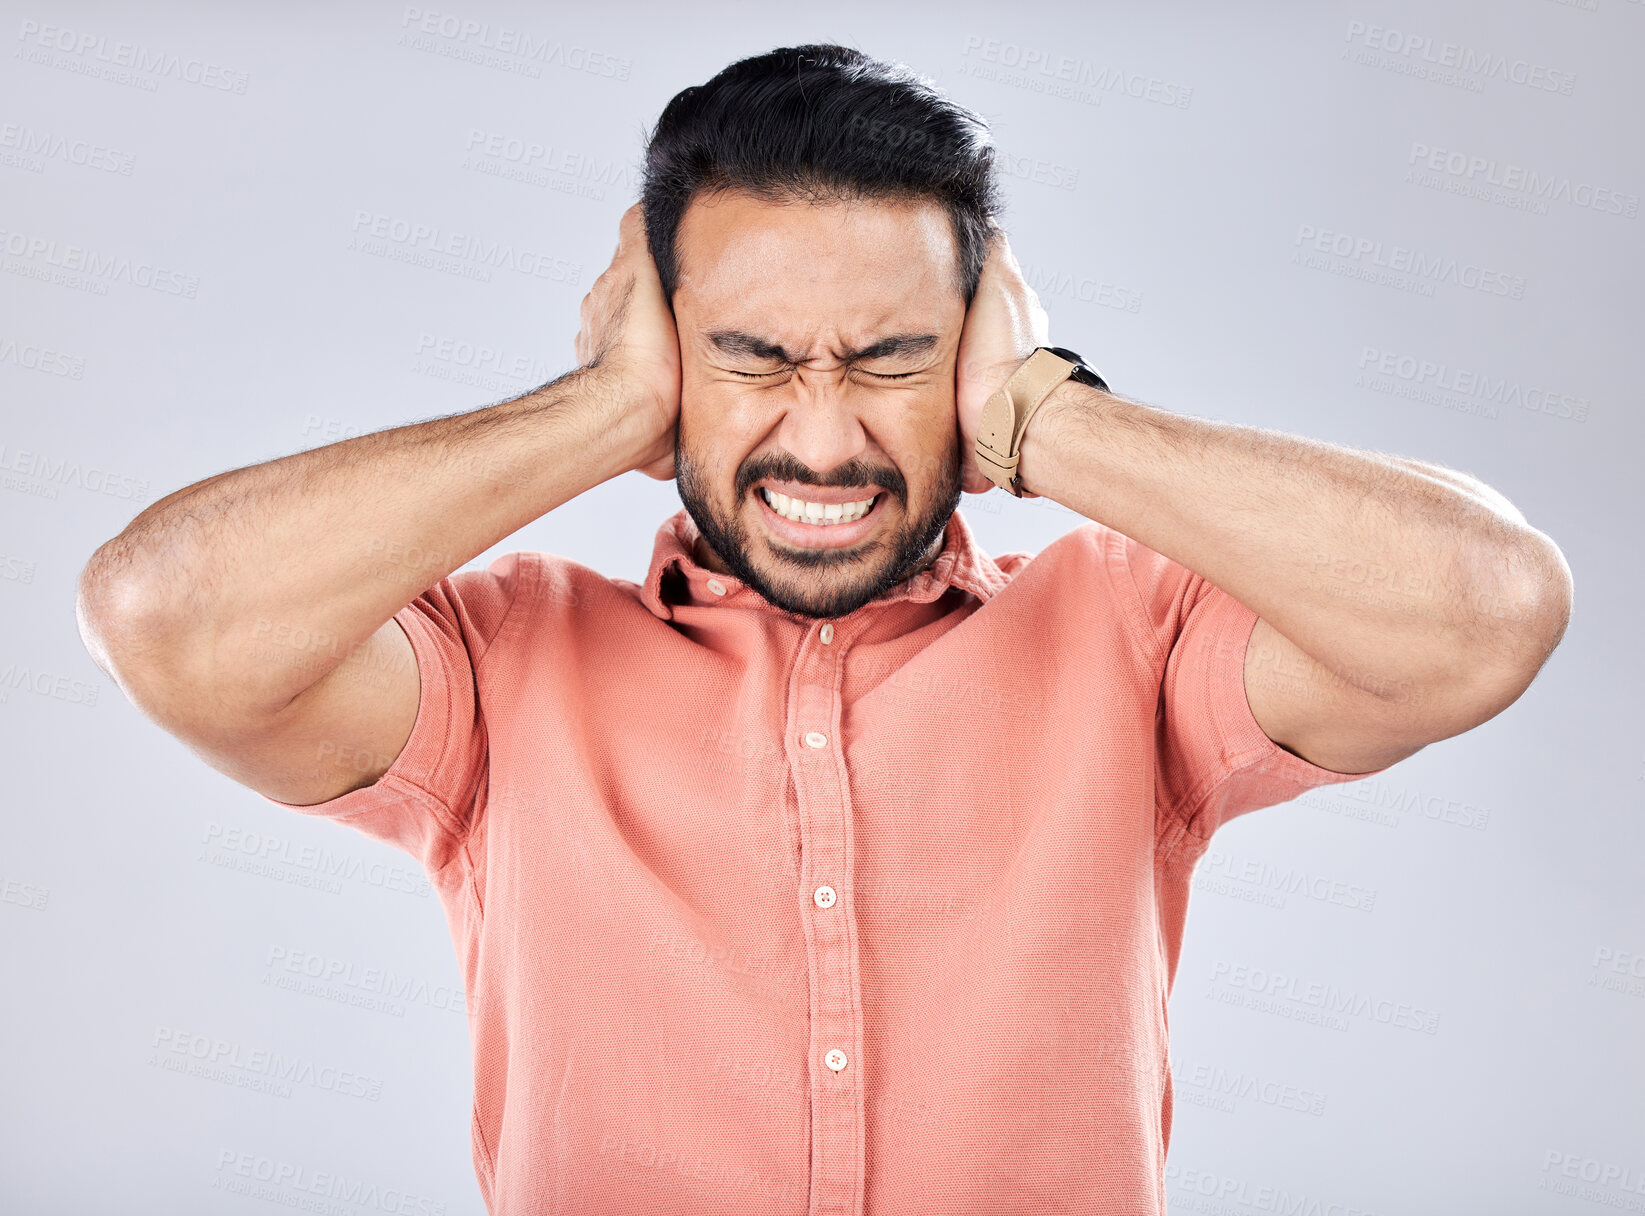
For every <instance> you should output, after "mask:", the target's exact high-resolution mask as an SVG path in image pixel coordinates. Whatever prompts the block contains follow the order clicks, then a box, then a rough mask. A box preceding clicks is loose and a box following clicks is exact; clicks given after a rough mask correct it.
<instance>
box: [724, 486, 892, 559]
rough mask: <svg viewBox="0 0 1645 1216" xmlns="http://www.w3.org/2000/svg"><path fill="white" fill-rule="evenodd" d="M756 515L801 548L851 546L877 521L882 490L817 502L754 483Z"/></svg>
mask: <svg viewBox="0 0 1645 1216" xmlns="http://www.w3.org/2000/svg"><path fill="white" fill-rule="evenodd" d="M753 493H754V497H755V498H756V499H757V500H758V501H759V504H760V516H761V518H762V519H764V520H765V522H766V525H767V527H769V528H770V530H771V531H772V532H773V533H775V534H776V535H777V536H778V537H779V538H780V539H782V540H784V541H786V542H787V543H789V544H791V545H794V546H796V547H797V548H803V549H834V548H840V547H843V546H845V545H854V544H856V543H857V542H858V541H860V540H862V539H863V538H864V537H866V536H867V535H868V534H869V533H870V532H872V531H873V530H874V528H875V525H876V524H877V523H878V522H879V520H878V515H879V509H880V504H881V503H882V502H883V501H884V499H885V497H886V492H885V491H884V490H876V491H874V492H872V493H869V494H866V495H865V496H864V497H862V498H858V499H852V500H849V501H846V502H818V501H816V500H814V499H805V498H799V497H795V496H791V495H788V494H784V493H782V492H781V491H778V490H774V489H772V488H771V487H770V486H756V487H755V488H754V491H753Z"/></svg>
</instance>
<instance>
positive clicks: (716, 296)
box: [674, 192, 965, 343]
mask: <svg viewBox="0 0 1645 1216" xmlns="http://www.w3.org/2000/svg"><path fill="white" fill-rule="evenodd" d="M675 248H676V251H677V258H678V265H679V276H678V282H677V285H676V287H675V292H674V307H675V312H676V315H677V316H678V315H679V314H681V313H682V312H683V313H684V314H685V316H684V317H681V318H680V319H682V320H684V319H686V318H689V319H690V320H691V321H692V322H693V323H694V324H696V325H697V326H698V327H699V328H709V327H713V328H733V329H739V330H744V331H747V332H750V333H755V334H761V335H764V336H768V337H772V338H775V339H781V340H787V341H794V342H802V343H803V342H805V341H807V340H809V339H813V338H822V339H825V340H828V339H832V338H834V337H836V336H840V337H848V338H852V339H860V338H869V337H872V336H874V331H876V330H880V329H884V328H885V327H888V326H895V327H896V328H898V329H907V328H910V327H912V326H917V325H923V326H925V327H927V328H926V329H925V330H924V331H922V332H938V331H940V330H942V329H944V328H947V327H951V326H954V325H957V324H958V323H959V322H960V320H962V319H963V317H964V311H965V301H964V299H963V298H962V297H961V295H960V289H959V270H958V264H959V257H958V250H957V249H956V246H955V242H954V234H953V228H952V226H951V225H950V223H949V220H948V213H947V212H946V211H945V210H944V209H943V207H942V205H941V204H939V203H936V202H932V201H930V200H924V199H921V200H918V201H902V200H898V201H895V202H888V201H881V200H874V201H864V200H852V201H844V202H839V201H831V202H826V203H811V202H803V201H796V202H784V203H774V202H767V201H765V200H761V199H756V198H754V197H752V196H750V195H747V194H743V193H739V192H726V193H722V194H718V195H711V196H702V197H699V198H697V199H694V200H693V201H692V203H691V206H690V207H689V208H687V210H686V213H685V217H684V219H683V220H682V221H681V223H680V231H679V235H678V237H677V239H676V243H675Z"/></svg>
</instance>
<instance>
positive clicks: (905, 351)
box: [708, 329, 937, 363]
mask: <svg viewBox="0 0 1645 1216" xmlns="http://www.w3.org/2000/svg"><path fill="white" fill-rule="evenodd" d="M708 340H709V342H710V343H711V344H712V345H713V346H714V347H715V348H717V349H718V350H720V351H723V352H724V353H725V354H728V355H743V356H747V357H749V358H754V359H777V360H780V361H781V362H783V363H798V362H799V360H797V359H795V358H794V357H793V356H791V355H790V354H789V353H788V352H787V351H785V350H783V348H782V347H781V346H779V345H778V344H777V343H775V342H767V341H766V340H765V339H764V338H761V337H757V336H756V335H754V334H748V333H743V332H742V331H741V330H736V329H714V330H710V331H709V333H708ZM936 345H937V336H936V335H935V334H891V335H889V336H888V337H884V338H881V339H880V340H879V341H878V342H875V343H873V344H872V345H869V346H865V347H863V348H862V349H861V350H848V351H846V352H845V354H844V356H843V357H842V361H843V362H846V363H851V362H854V361H856V360H858V359H889V358H891V357H893V356H895V355H923V354H925V353H926V352H928V351H931V350H933V349H935V348H936Z"/></svg>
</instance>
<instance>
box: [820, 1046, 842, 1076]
mask: <svg viewBox="0 0 1645 1216" xmlns="http://www.w3.org/2000/svg"><path fill="white" fill-rule="evenodd" d="M823 1063H824V1064H826V1065H828V1066H829V1067H830V1068H832V1069H833V1070H834V1071H835V1072H839V1071H840V1069H842V1068H844V1067H845V1052H843V1051H841V1050H840V1049H839V1048H838V1047H836V1048H835V1049H834V1050H833V1051H831V1052H829V1053H828V1054H827V1055H826V1056H824V1057H823Z"/></svg>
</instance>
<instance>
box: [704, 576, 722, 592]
mask: <svg viewBox="0 0 1645 1216" xmlns="http://www.w3.org/2000/svg"><path fill="white" fill-rule="evenodd" d="M708 589H709V590H710V591H712V592H713V593H714V594H715V595H724V594H725V584H724V583H722V582H721V581H720V580H719V579H717V578H711V579H709V580H708Z"/></svg>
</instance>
